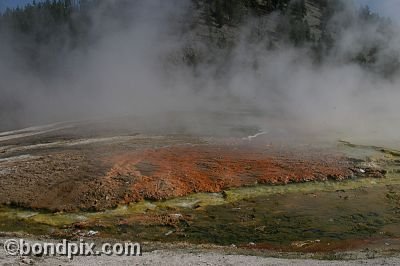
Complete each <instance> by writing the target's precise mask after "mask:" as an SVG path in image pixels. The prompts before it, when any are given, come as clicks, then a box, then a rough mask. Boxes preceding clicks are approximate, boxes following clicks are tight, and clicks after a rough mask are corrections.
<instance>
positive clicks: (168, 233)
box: [165, 230, 174, 236]
mask: <svg viewBox="0 0 400 266" xmlns="http://www.w3.org/2000/svg"><path fill="white" fill-rule="evenodd" d="M173 232H174V231H172V230H171V231H168V232H166V233H165V235H166V236H169V235H170V234H172V233H173Z"/></svg>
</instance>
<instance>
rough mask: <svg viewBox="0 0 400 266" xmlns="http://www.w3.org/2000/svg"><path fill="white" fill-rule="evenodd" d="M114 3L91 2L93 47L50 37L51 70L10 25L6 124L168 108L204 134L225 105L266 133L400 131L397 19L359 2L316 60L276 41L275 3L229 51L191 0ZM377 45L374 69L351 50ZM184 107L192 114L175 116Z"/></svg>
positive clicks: (2, 53)
mask: <svg viewBox="0 0 400 266" xmlns="http://www.w3.org/2000/svg"><path fill="white" fill-rule="evenodd" d="M116 2H118V1H111V2H110V3H108V4H103V5H102V4H100V5H97V7H96V8H95V9H92V10H91V11H90V17H89V21H90V23H88V24H87V25H88V26H87V27H88V30H87V32H88V36H90V38H91V40H92V41H91V42H89V43H88V44H87V45H69V44H70V43H73V42H74V40H69V39H66V40H64V43H65V47H63V49H61V50H60V49H59V47H55V46H53V44H52V42H49V43H47V44H46V45H45V46H43V47H41V49H40V50H38V51H37V53H38V54H39V55H41V56H43V57H46V56H50V57H52V58H53V60H52V61H51V64H50V65H49V66H48V67H47V68H46V71H43V68H36V67H35V66H31V65H27V64H26V61H25V58H24V57H23V56H22V55H21V54H20V53H19V52H18V49H16V48H15V44H16V42H17V43H18V44H20V43H21V42H24V39H18V36H17V35H13V34H12V33H11V32H9V31H6V30H3V32H2V34H1V37H0V38H1V42H0V75H1V76H0V77H1V81H0V104H1V107H0V129H12V128H19V127H24V126H28V125H34V124H38V123H47V122H54V121H63V120H79V119H90V118H98V117H114V116H125V115H133V116H149V117H162V118H163V121H164V123H165V124H168V123H169V122H168V121H169V120H170V121H173V123H174V124H176V126H180V127H182V128H184V129H186V130H187V131H188V132H192V133H193V132H194V133H196V131H197V130H198V129H200V128H202V126H203V125H204V126H207V127H212V126H213V123H219V122H221V121H220V120H219V121H218V119H214V118H213V114H214V113H219V114H221V113H222V114H226V115H227V116H229V117H230V118H233V120H235V123H237V124H238V125H242V124H243V125H244V124H249V123H250V124H255V125H257V126H258V127H259V128H260V130H265V131H268V130H274V129H277V128H279V129H283V130H285V131H287V132H290V134H306V135H307V134H309V135H310V136H315V135H319V136H326V137H327V138H361V139H363V138H371V139H391V140H396V139H397V138H398V136H399V133H400V126H399V125H400V115H399V112H398V101H399V99H400V89H399V88H400V87H399V85H400V80H399V75H398V73H397V72H396V71H395V72H390V71H389V70H387V68H388V67H392V65H395V66H396V64H398V61H396V57H395V56H398V55H399V52H400V42H399V36H400V35H399V33H400V31H399V27H398V25H397V24H395V23H393V24H391V25H390V26H387V28H384V29H383V28H382V25H381V23H380V22H374V21H371V22H369V23H364V22H363V21H359V20H358V19H357V15H356V14H357V12H359V11H358V9H357V6H356V5H355V4H354V3H352V2H350V1H346V3H345V5H344V8H343V9H341V10H340V11H338V12H336V13H335V14H334V15H333V16H332V17H331V18H330V19H329V21H328V22H327V23H328V28H329V27H332V28H333V30H332V32H334V33H335V36H334V37H335V42H334V47H333V48H332V49H330V50H329V52H327V53H324V54H323V55H322V56H321V57H320V58H317V59H316V57H315V55H313V49H314V48H315V47H312V46H311V45H308V44H305V45H301V46H296V45H294V44H291V43H290V42H288V41H285V40H284V38H283V39H282V40H279V41H275V40H274V37H273V34H271V33H270V31H268V27H270V25H271V23H272V24H273V23H276V24H278V23H282V21H281V19H282V18H280V15H279V14H278V13H276V12H275V13H272V14H270V15H268V16H264V17H263V18H259V17H247V18H246V19H245V22H244V23H242V24H241V25H239V26H237V27H235V28H234V33H233V36H234V37H233V38H232V39H233V40H234V41H233V43H232V44H231V45H230V46H229V49H227V48H221V47H219V46H218V45H214V44H211V43H209V42H208V41H207V40H205V38H202V37H201V33H202V32H203V30H204V28H205V29H207V27H203V28H199V26H198V25H197V23H196V21H197V19H198V15H199V12H198V11H196V9H195V7H194V5H193V3H192V2H191V1H160V0H152V1H132V3H131V4H129V5H124V6H123V12H122V11H121V10H120V8H121V7H118V5H116V6H115V10H114V11H115V13H113V12H114V11H110V10H109V5H112V4H113V3H116ZM121 14H122V15H121ZM265 23H267V25H269V26H263V25H266V24H265ZM342 24H343V25H345V26H344V27H341V28H339V27H338V25H342ZM336 28H337V30H335V29H336ZM222 30H226V31H227V32H228V33H229V29H226V28H222ZM254 32H258V33H259V34H258V35H256V36H254ZM27 45H29V44H27ZM375 45H376V46H378V47H379V48H380V49H379V51H378V52H377V53H376V54H374V56H375V58H374V64H373V66H374V67H373V68H370V67H368V66H365V65H363V64H359V63H358V62H354V61H352V60H349V58H352V56H353V55H355V54H356V53H358V52H359V51H360V50H364V49H368V48H369V47H372V46H375ZM54 49H58V50H57V51H54ZM192 53H194V54H195V56H193V58H192V57H191V55H193V54H192ZM394 55H395V56H394ZM392 59H393V60H392ZM190 60H192V61H193V60H195V61H196V62H195V63H191V64H188V63H187V62H188V61H190ZM366 60H368V57H367V59H366ZM387 72H390V75H389V74H388V75H386V74H385V73H387ZM177 113H184V114H185V116H184V118H182V119H181V120H179V121H177V119H176V117H175V114H177ZM243 113H245V115H243Z"/></svg>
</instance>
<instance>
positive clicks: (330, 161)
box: [0, 145, 383, 211]
mask: <svg viewBox="0 0 400 266" xmlns="http://www.w3.org/2000/svg"><path fill="white" fill-rule="evenodd" d="M0 166H1V167H2V168H1V169H0V170H2V171H3V173H2V174H0V204H11V205H17V206H23V207H29V208H41V209H49V210H52V211H59V210H63V211H74V210H78V209H83V210H102V209H106V208H111V207H114V206H116V205H118V204H121V203H129V202H133V201H139V200H142V199H152V200H159V199H166V198H171V197H177V196H184V195H187V194H190V193H194V192H220V191H223V190H224V189H227V188H233V187H240V186H249V185H255V184H271V185H277V184H287V183H291V182H307V181H314V180H317V181H323V180H328V179H333V180H343V179H346V178H350V177H353V176H354V175H355V173H356V172H357V170H356V168H355V165H354V163H353V162H351V161H349V160H348V159H346V158H344V157H341V156H337V155H332V154H330V153H328V154H324V153H321V152H315V151H302V152H297V151H291V152H283V151H281V150H278V151H272V150H265V149H264V150H261V149H258V148H250V147H241V146H217V145H203V146H201V145H200V146H189V145H186V146H172V147H167V148H159V149H145V150H137V151H132V152H124V153H122V154H121V153H119V154H116V153H115V151H114V152H111V154H107V153H106V152H103V153H100V154H98V155H95V156H93V155H91V156H88V155H85V154H84V153H83V152H82V151H64V152H59V153H57V152H54V153H52V154H46V155H42V156H40V157H38V158H31V159H29V158H27V159H24V160H22V161H21V160H20V161H17V162H12V161H10V162H2V163H1V165H0ZM367 173H368V174H369V175H371V176H374V177H382V176H383V173H381V172H379V171H367Z"/></svg>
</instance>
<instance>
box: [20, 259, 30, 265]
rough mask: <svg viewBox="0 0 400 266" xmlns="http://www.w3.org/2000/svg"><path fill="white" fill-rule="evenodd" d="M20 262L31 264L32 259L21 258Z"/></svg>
mask: <svg viewBox="0 0 400 266" xmlns="http://www.w3.org/2000/svg"><path fill="white" fill-rule="evenodd" d="M21 263H23V264H33V260H32V259H30V258H23V259H22V260H21Z"/></svg>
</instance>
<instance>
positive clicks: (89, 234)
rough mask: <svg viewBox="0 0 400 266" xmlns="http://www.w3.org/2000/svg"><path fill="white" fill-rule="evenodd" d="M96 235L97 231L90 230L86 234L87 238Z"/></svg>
mask: <svg viewBox="0 0 400 266" xmlns="http://www.w3.org/2000/svg"><path fill="white" fill-rule="evenodd" d="M98 233H99V232H98V231H93V230H90V231H89V232H88V233H87V235H88V236H95V235H97V234H98Z"/></svg>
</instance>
